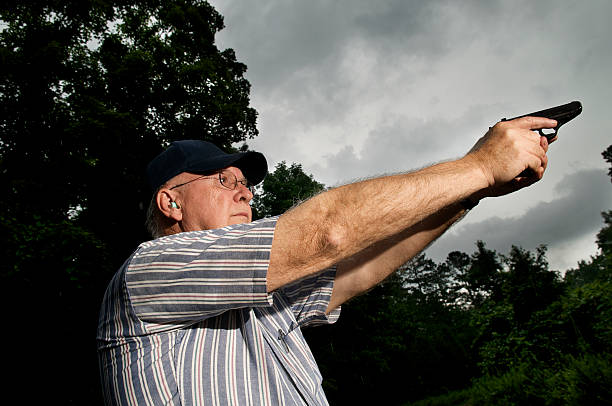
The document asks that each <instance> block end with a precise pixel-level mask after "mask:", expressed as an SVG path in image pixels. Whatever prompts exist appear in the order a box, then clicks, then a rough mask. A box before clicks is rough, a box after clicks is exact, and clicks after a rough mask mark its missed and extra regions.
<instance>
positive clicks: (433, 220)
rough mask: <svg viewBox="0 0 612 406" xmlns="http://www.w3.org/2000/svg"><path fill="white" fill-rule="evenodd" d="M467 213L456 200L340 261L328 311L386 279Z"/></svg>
mask: <svg viewBox="0 0 612 406" xmlns="http://www.w3.org/2000/svg"><path fill="white" fill-rule="evenodd" d="M465 213H466V210H465V208H464V207H463V206H462V205H460V204H459V203H455V204H452V205H450V206H448V207H446V208H445V209H443V210H441V211H439V212H438V213H435V214H433V215H431V216H429V217H428V218H426V219H424V220H423V221H421V222H419V223H417V224H415V225H414V226H412V227H410V228H409V229H407V230H406V231H404V232H402V233H401V234H399V235H398V236H396V237H395V238H391V239H388V240H385V241H382V242H380V243H379V244H376V245H374V246H371V247H368V248H367V249H366V250H364V251H363V252H360V253H358V254H356V255H354V256H353V257H351V258H347V259H345V260H344V261H342V262H341V263H340V264H338V268H337V273H336V281H335V283H334V291H333V294H332V297H331V300H330V303H329V306H328V312H329V311H331V310H333V309H335V308H336V307H338V306H340V305H341V304H342V303H344V302H346V301H347V300H349V299H351V298H352V297H354V296H357V295H360V294H362V293H365V292H366V291H368V290H369V289H371V288H373V287H374V286H376V285H377V284H378V283H380V282H382V281H383V280H385V279H386V278H387V277H389V276H390V275H391V274H392V273H393V272H395V271H396V270H397V269H398V268H399V267H400V266H402V265H404V264H405V263H406V262H408V261H409V260H410V259H412V258H413V257H414V256H416V255H418V254H419V253H420V252H421V251H423V250H424V249H425V248H427V246H428V245H430V244H431V243H432V242H433V241H435V240H436V239H437V238H438V237H440V236H441V235H442V234H443V233H444V232H445V231H446V230H447V229H448V228H449V227H450V226H451V225H452V224H454V223H455V222H457V221H458V220H459V219H461V218H462V217H463V216H464V214H465Z"/></svg>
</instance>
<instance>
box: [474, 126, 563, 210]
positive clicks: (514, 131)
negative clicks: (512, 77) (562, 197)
mask: <svg viewBox="0 0 612 406" xmlns="http://www.w3.org/2000/svg"><path fill="white" fill-rule="evenodd" d="M556 125H557V123H556V121H555V120H550V119H547V118H541V117H522V118H519V119H516V120H511V121H503V122H499V123H497V124H496V125H495V126H493V127H491V128H490V129H489V131H488V132H487V133H486V134H485V135H484V136H483V137H482V138H481V139H480V140H478V142H477V143H476V145H474V147H473V148H472V149H471V150H470V152H469V153H468V154H467V155H466V158H467V159H470V160H472V161H474V162H475V163H476V164H477V165H478V166H479V168H480V169H481V170H482V173H483V176H484V177H485V178H486V179H487V182H488V184H489V187H488V188H486V189H485V190H483V191H482V192H481V193H480V196H475V198H481V197H485V196H501V195H505V194H508V193H511V192H514V191H516V190H518V189H521V188H524V187H526V186H529V185H531V184H533V183H535V182H537V181H538V180H540V179H541V178H542V176H544V172H545V170H546V166H547V164H548V157H547V156H546V152H547V151H548V141H547V140H546V137H541V136H540V135H539V134H538V133H537V132H535V131H531V130H538V129H541V128H553V127H555V126H556ZM555 139H556V138H555ZM555 139H553V141H554V140H555ZM525 170H527V171H528V172H527V173H529V175H528V176H521V173H522V172H523V171H525Z"/></svg>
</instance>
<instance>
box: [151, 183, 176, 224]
mask: <svg viewBox="0 0 612 406" xmlns="http://www.w3.org/2000/svg"><path fill="white" fill-rule="evenodd" d="M156 197H157V199H156V202H157V208H158V209H159V211H160V212H162V214H163V215H164V216H166V217H168V218H169V219H171V220H174V221H181V220H182V219H183V211H182V210H181V204H180V203H178V202H177V201H176V200H175V199H176V198H177V197H178V196H176V194H175V193H173V192H172V191H170V190H169V189H160V190H159V191H158V192H157V196H156Z"/></svg>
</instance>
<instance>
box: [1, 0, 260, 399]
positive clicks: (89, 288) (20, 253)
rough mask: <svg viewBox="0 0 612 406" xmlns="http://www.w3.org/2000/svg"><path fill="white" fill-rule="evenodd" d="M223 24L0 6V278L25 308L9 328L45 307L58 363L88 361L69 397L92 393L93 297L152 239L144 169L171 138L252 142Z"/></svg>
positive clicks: (167, 14) (104, 10)
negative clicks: (221, 34) (220, 37)
mask: <svg viewBox="0 0 612 406" xmlns="http://www.w3.org/2000/svg"><path fill="white" fill-rule="evenodd" d="M222 28H223V18H222V16H221V15H220V14H219V13H218V12H217V11H215V10H214V8H213V7H212V6H210V5H209V4H208V3H207V2H206V1H202V0H164V1H162V0H134V1H130V2H127V1H124V0H109V1H99V0H61V1H60V0H31V1H17V0H7V1H3V2H2V3H1V4H0V61H1V63H0V109H1V110H0V201H1V203H2V205H3V206H4V208H5V210H4V211H3V214H2V219H1V220H2V224H1V228H2V230H1V231H2V236H1V237H0V238H2V240H1V242H2V245H1V246H2V248H1V250H2V251H1V255H2V256H3V258H5V261H2V265H0V267H1V277H2V281H3V282H5V283H10V284H11V286H12V289H11V291H10V292H9V295H8V297H6V298H5V300H7V302H9V303H20V305H19V311H18V312H11V314H10V316H9V317H10V320H11V321H16V322H19V323H24V321H26V320H33V319H34V318H35V317H36V316H35V315H38V314H41V311H42V310H43V309H44V310H47V311H48V313H45V317H42V319H40V320H37V324H38V325H37V329H38V331H40V332H41V333H42V332H49V331H54V332H56V333H54V334H47V336H49V338H48V339H47V342H46V344H45V346H46V347H49V348H53V349H54V350H53V351H52V355H53V356H57V358H58V359H57V360H56V363H59V362H61V360H62V357H61V355H62V354H69V353H76V354H84V356H83V358H82V359H84V360H85V359H86V360H88V362H87V363H86V364H87V368H85V369H79V368H70V369H69V370H70V373H69V375H67V376H66V378H65V379H67V380H71V381H72V382H73V385H72V386H73V387H74V386H77V387H79V388H82V389H80V390H72V391H70V395H69V398H65V397H62V399H64V400H65V401H67V402H70V401H71V399H72V400H73V401H74V398H78V397H79V396H85V398H87V399H89V398H93V399H95V398H96V396H95V395H92V394H93V393H96V387H97V381H98V377H97V375H98V373H97V367H96V360H95V349H94V346H95V344H94V337H95V327H96V320H97V313H98V308H99V303H100V300H101V297H102V293H103V289H104V287H105V286H106V284H107V280H108V279H109V278H110V276H111V275H112V273H113V272H114V271H115V270H116V269H117V267H118V266H119V265H120V264H121V261H123V260H124V259H125V258H126V257H127V256H128V255H129V253H130V252H131V251H132V250H133V249H134V248H135V247H136V245H137V244H138V243H139V242H141V241H142V240H144V239H147V238H148V236H147V235H146V233H145V228H144V220H145V216H144V214H145V210H146V206H147V204H148V201H149V199H150V194H151V191H150V190H149V188H148V185H146V183H145V180H144V168H145V167H146V164H147V163H148V161H149V160H150V159H151V158H152V157H154V156H155V155H156V154H157V153H159V152H160V151H161V150H162V149H163V148H164V147H165V146H167V144H168V143H169V142H170V141H173V140H176V139H185V138H192V139H205V140H209V141H213V142H215V143H217V144H218V145H220V146H221V147H222V148H224V149H226V150H232V149H233V148H232V145H234V144H235V143H243V142H245V141H246V140H247V139H249V138H252V137H254V136H256V135H257V129H256V112H255V110H254V109H253V108H251V107H250V106H249V92H250V85H249V83H248V81H247V80H246V79H245V78H244V73H245V71H246V66H245V65H244V64H242V63H240V62H238V61H237V60H236V57H235V54H234V52H233V51H232V50H231V49H226V50H219V49H218V48H217V46H216V44H215V38H214V37H215V34H216V33H217V32H218V31H219V30H221V29H222ZM245 148H246V146H245ZM24 298H27V299H24ZM50 315H53V316H50ZM57 316H59V317H57ZM22 328H23V327H22ZM40 340H41V338H40V337H36V336H35V334H32V338H31V339H27V340H22V342H23V344H24V347H26V348H28V349H27V350H24V351H23V352H21V357H24V354H26V355H25V357H26V359H27V357H32V359H33V360H39V359H45V354H37V353H36V352H37V351H39V350H40V351H43V350H42V348H43V346H42V345H41V344H39V343H38V344H37V341H40ZM90 354H91V355H90ZM15 355H16V356H17V354H15ZM46 355H47V358H48V354H46ZM33 360H29V361H25V360H23V359H21V360H20V362H19V364H20V365H22V364H23V365H32V364H33V363H34V361H33ZM55 387H56V388H59V387H63V386H61V385H55ZM84 393H87V394H88V395H89V396H87V395H84ZM81 403H91V402H87V401H83V402H81ZM94 403H95V401H94Z"/></svg>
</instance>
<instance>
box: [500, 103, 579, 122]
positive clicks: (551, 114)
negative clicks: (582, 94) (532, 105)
mask: <svg viewBox="0 0 612 406" xmlns="http://www.w3.org/2000/svg"><path fill="white" fill-rule="evenodd" d="M581 112H582V103H580V102H579V101H573V102H570V103H567V104H563V105H561V106H556V107H551V108H549V109H545V110H540V111H536V112H533V113H529V114H523V115H522V116H518V117H514V118H511V119H509V120H514V119H516V118H521V117H546V118H551V119H553V120H556V121H557V127H556V128H559V127H561V126H562V125H563V124H565V123H567V122H568V121H570V120H572V119H574V118H576V117H577V116H578V115H579V114H580V113H581ZM504 121H506V120H504Z"/></svg>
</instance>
